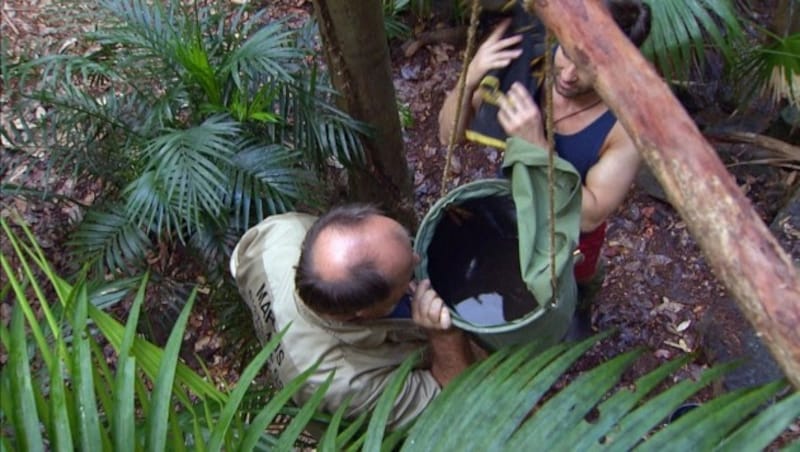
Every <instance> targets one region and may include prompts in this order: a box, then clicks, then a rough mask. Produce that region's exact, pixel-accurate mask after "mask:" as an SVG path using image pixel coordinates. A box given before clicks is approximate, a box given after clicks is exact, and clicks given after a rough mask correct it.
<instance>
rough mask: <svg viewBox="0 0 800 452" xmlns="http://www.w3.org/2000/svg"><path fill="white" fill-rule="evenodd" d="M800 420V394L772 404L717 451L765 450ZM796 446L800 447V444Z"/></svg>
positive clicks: (725, 441)
mask: <svg viewBox="0 0 800 452" xmlns="http://www.w3.org/2000/svg"><path fill="white" fill-rule="evenodd" d="M798 418H800V392H795V393H794V394H791V395H790V396H788V397H786V398H785V399H783V400H781V401H779V402H776V403H774V404H771V405H770V406H769V407H767V408H766V409H764V411H762V412H761V413H760V414H759V415H758V416H756V417H755V418H753V419H752V420H751V421H750V422H748V423H746V424H745V425H743V426H742V427H740V428H739V429H738V430H736V432H734V433H733V434H732V435H730V436H728V437H727V438H726V439H725V440H724V441H723V442H722V443H720V444H719V446H717V449H716V450H732V449H739V450H764V449H766V448H767V446H769V445H770V444H771V443H772V442H773V441H774V440H775V439H776V438H777V437H778V436H779V435H780V434H781V433H783V431H784V430H785V429H786V427H788V426H789V425H791V424H792V422H795V421H796V420H797V419H798ZM795 444H796V445H798V446H800V444H797V442H795Z"/></svg>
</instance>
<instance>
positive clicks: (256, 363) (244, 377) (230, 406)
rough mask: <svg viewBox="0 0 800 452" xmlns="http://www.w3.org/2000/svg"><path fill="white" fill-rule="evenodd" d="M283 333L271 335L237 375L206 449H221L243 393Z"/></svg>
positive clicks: (284, 332) (214, 450)
mask: <svg viewBox="0 0 800 452" xmlns="http://www.w3.org/2000/svg"><path fill="white" fill-rule="evenodd" d="M285 334H286V330H285V329H284V331H282V332H281V333H280V334H278V335H276V336H275V337H273V338H272V339H271V340H270V341H269V343H268V344H267V345H266V346H265V347H264V348H263V349H262V350H261V351H260V352H259V353H258V354H257V355H256V356H255V358H253V360H252V361H250V363H249V364H248V365H247V368H245V370H244V372H242V374H241V376H240V377H239V381H238V382H237V384H236V389H234V391H233V393H231V394H230V396H229V397H228V402H227V403H226V404H225V407H224V408H223V410H222V413H221V414H220V416H219V418H218V419H217V424H216V425H215V426H214V430H213V431H212V433H211V439H210V440H209V442H208V450H210V451H212V452H216V451H219V450H221V449H222V440H223V438H224V436H225V434H226V432H227V430H228V427H229V426H230V424H231V421H232V420H233V418H234V416H235V415H236V413H237V412H238V409H239V405H240V404H241V402H242V399H243V398H244V396H245V393H246V392H247V390H248V388H249V386H250V383H251V382H252V381H253V379H254V378H255V377H256V375H257V374H258V372H259V371H260V370H261V367H262V366H263V365H264V363H265V362H266V361H267V360H268V359H269V358H270V355H271V354H272V352H273V351H275V349H276V348H278V346H279V345H280V341H281V339H282V338H283V336H284V335H285Z"/></svg>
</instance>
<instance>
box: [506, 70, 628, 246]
mask: <svg viewBox="0 0 800 452" xmlns="http://www.w3.org/2000/svg"><path fill="white" fill-rule="evenodd" d="M497 120H498V121H499V122H500V125H501V126H502V127H503V129H504V130H505V131H506V133H508V134H509V135H514V136H518V137H520V138H523V139H525V140H527V141H528V142H530V143H532V144H535V145H537V146H540V147H542V148H544V149H547V147H548V144H547V139H546V138H545V134H544V126H543V123H542V122H543V121H542V113H541V111H540V110H539V107H538V106H537V105H536V103H535V102H534V101H533V99H532V98H531V96H530V94H529V93H528V92H527V91H526V90H525V88H524V87H523V86H522V85H520V84H519V83H514V84H513V85H512V86H511V89H510V90H509V93H508V96H506V98H505V99H501V100H500V110H499V111H498V114H497ZM641 160H642V159H641V156H640V155H639V152H638V151H637V149H636V146H634V144H633V141H632V140H631V138H630V137H629V136H628V133H627V132H626V131H625V129H624V128H623V127H622V124H620V123H619V122H617V123H616V124H615V125H614V127H613V128H612V129H611V131H610V132H609V134H608V137H607V138H606V141H605V143H603V148H602V149H601V151H600V158H599V160H598V162H597V163H595V164H594V166H592V167H591V168H590V169H589V172H588V173H587V174H586V180H585V181H583V188H582V198H581V232H590V231H593V230H595V229H596V228H597V227H598V226H600V224H601V223H603V221H605V220H606V218H608V216H609V215H611V214H612V213H613V212H614V210H615V209H616V208H617V207H619V205H620V204H622V201H623V200H624V199H625V195H626V194H627V193H628V190H629V189H630V186H631V183H633V180H634V178H635V177H636V172H637V171H638V170H639V165H640V164H641Z"/></svg>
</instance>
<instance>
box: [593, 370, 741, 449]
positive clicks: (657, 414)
mask: <svg viewBox="0 0 800 452" xmlns="http://www.w3.org/2000/svg"><path fill="white" fill-rule="evenodd" d="M734 367H736V364H734V363H731V364H725V365H720V366H717V367H714V368H711V369H709V370H707V371H705V372H703V374H702V375H701V376H700V378H698V379H697V381H691V380H684V381H681V382H680V383H678V384H676V385H675V386H672V387H671V388H669V389H667V390H666V391H664V392H662V393H660V394H658V395H657V396H655V397H653V398H651V399H649V400H647V402H646V403H644V404H642V406H640V407H638V408H637V409H636V410H634V411H632V412H631V413H629V414H628V415H627V416H625V417H623V418H622V420H621V421H620V422H619V423H618V425H617V426H616V427H615V428H614V429H613V431H611V432H609V433H608V434H607V435H606V436H605V442H604V443H603V445H602V447H601V446H600V445H599V444H594V445H593V447H592V448H591V449H589V450H600V449H603V450H608V449H610V450H619V451H626V450H630V449H631V448H633V447H634V446H635V445H636V444H637V443H638V442H639V441H640V440H641V438H642V437H644V436H645V435H646V434H648V433H649V432H650V431H651V430H652V429H653V428H655V427H656V426H657V425H658V424H659V423H660V422H661V421H662V420H664V419H666V418H667V416H668V415H669V414H671V413H672V412H674V411H675V409H677V408H678V407H679V406H680V405H681V404H683V403H684V402H685V401H686V399H688V398H689V397H690V396H692V395H693V394H695V393H696V392H697V391H699V390H700V389H702V388H703V387H705V386H706V385H708V384H709V383H711V382H712V381H714V380H715V379H717V378H719V377H720V376H722V375H724V374H725V373H727V372H729V371H730V370H731V369H733V368H734Z"/></svg>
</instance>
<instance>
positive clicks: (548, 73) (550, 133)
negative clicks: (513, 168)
mask: <svg viewBox="0 0 800 452" xmlns="http://www.w3.org/2000/svg"><path fill="white" fill-rule="evenodd" d="M554 44H555V39H554V38H553V35H552V34H551V33H550V29H547V33H546V34H545V60H544V74H545V75H544V89H545V92H544V98H545V114H544V117H545V133H546V136H547V151H548V152H547V188H548V190H547V196H548V201H549V206H550V211H549V214H550V221H549V223H548V224H549V226H550V287H551V288H552V290H553V298H552V299H551V300H550V304H551V305H552V306H553V307H555V306H556V304H557V300H556V294H557V293H558V275H556V207H555V206H556V195H555V178H556V175H555V153H556V145H555V122H554V119H553V68H552V65H553V45H554Z"/></svg>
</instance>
